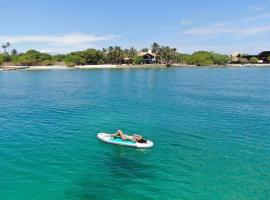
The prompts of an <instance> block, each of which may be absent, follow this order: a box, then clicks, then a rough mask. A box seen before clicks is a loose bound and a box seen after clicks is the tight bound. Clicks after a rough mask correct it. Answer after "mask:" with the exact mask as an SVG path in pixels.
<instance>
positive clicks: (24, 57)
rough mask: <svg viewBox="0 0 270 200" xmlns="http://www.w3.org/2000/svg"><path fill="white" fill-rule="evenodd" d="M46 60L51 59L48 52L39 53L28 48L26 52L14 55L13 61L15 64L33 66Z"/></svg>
mask: <svg viewBox="0 0 270 200" xmlns="http://www.w3.org/2000/svg"><path fill="white" fill-rule="evenodd" d="M48 60H51V56H50V55H49V54H46V53H40V52H39V51H36V50H29V51H27V52H26V53H23V54H20V55H18V56H16V57H15V58H14V60H13V62H14V63H15V64H16V65H25V66H33V65H42V62H44V61H46V62H48Z"/></svg>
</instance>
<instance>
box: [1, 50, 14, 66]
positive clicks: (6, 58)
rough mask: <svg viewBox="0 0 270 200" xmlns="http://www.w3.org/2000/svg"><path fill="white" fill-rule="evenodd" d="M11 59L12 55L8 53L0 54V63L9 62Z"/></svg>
mask: <svg viewBox="0 0 270 200" xmlns="http://www.w3.org/2000/svg"><path fill="white" fill-rule="evenodd" d="M11 61H12V57H11V56H10V55H8V54H5V53H4V54H0V65H2V64H4V63H7V62H11Z"/></svg>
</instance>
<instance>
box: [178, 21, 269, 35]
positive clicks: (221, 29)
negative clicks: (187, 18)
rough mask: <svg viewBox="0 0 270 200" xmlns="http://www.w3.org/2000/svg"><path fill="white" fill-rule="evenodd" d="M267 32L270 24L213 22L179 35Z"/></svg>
mask: <svg viewBox="0 0 270 200" xmlns="http://www.w3.org/2000/svg"><path fill="white" fill-rule="evenodd" d="M268 32H270V25H267V26H266V25H262V26H252V27H243V26H236V25H235V26H234V25H226V24H213V25H210V26H207V27H198V28H192V29H189V30H186V31H182V32H180V35H190V36H196V35H198V36H200V35H220V34H230V35H232V36H237V37H243V36H249V35H254V34H260V33H268Z"/></svg>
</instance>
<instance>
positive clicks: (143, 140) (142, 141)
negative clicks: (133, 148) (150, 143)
mask: <svg viewBox="0 0 270 200" xmlns="http://www.w3.org/2000/svg"><path fill="white" fill-rule="evenodd" d="M137 142H139V143H147V140H145V139H143V138H141V139H139V140H138V141H137Z"/></svg>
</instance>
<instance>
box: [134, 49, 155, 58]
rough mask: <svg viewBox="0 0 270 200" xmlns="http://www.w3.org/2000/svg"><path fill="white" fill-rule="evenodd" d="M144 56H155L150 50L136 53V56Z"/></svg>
mask: <svg viewBox="0 0 270 200" xmlns="http://www.w3.org/2000/svg"><path fill="white" fill-rule="evenodd" d="M146 54H150V55H152V56H154V57H155V56H156V54H155V53H152V51H151V50H148V52H139V53H138V56H145V55H146Z"/></svg>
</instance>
